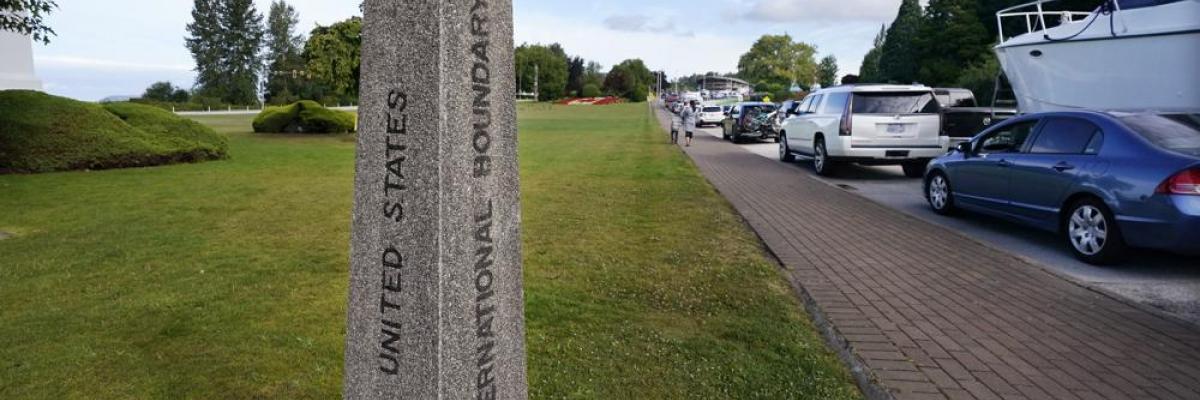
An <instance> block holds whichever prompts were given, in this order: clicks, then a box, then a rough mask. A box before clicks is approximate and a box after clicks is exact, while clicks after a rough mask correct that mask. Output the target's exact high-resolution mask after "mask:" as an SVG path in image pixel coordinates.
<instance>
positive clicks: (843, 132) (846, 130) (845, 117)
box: [838, 96, 854, 136]
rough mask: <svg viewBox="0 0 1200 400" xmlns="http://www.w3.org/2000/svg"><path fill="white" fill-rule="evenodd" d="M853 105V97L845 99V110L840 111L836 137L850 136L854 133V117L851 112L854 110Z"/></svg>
mask: <svg viewBox="0 0 1200 400" xmlns="http://www.w3.org/2000/svg"><path fill="white" fill-rule="evenodd" d="M853 103H854V96H850V98H849V99H846V108H845V109H843V110H842V122H841V123H840V124H838V136H850V133H851V132H853V131H854V116H853V115H852V114H853V113H852V112H851V111H853V110H854V107H853Z"/></svg>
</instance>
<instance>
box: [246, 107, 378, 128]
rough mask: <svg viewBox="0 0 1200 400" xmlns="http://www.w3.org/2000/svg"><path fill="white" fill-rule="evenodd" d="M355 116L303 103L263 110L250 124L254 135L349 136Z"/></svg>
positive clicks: (353, 125)
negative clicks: (344, 134)
mask: <svg viewBox="0 0 1200 400" xmlns="http://www.w3.org/2000/svg"><path fill="white" fill-rule="evenodd" d="M355 122H356V116H355V115H354V114H353V113H348V112H345V111H338V110H332V109H329V108H325V107H324V106H322V105H321V104H320V103H317V102H315V101H310V100H303V101H299V102H296V103H292V104H289V105H286V106H279V107H267V108H266V109H264V110H263V111H262V112H260V113H258V116H257V117H255V118H254V122H253V123H252V124H253V126H254V131H255V132H258V133H349V132H354V127H355Z"/></svg>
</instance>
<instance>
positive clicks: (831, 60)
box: [817, 55, 838, 87]
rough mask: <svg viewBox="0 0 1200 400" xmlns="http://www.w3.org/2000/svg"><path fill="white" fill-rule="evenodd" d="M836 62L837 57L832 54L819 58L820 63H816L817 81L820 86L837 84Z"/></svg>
mask: <svg viewBox="0 0 1200 400" xmlns="http://www.w3.org/2000/svg"><path fill="white" fill-rule="evenodd" d="M837 74H838V64H837V57H834V56H832V55H828V56H825V58H822V59H821V63H820V64H818V65H817V82H819V83H820V84H821V87H830V86H833V85H836V84H837Z"/></svg>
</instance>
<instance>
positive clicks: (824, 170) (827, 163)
mask: <svg viewBox="0 0 1200 400" xmlns="http://www.w3.org/2000/svg"><path fill="white" fill-rule="evenodd" d="M833 170H834V163H833V161H832V160H830V159H829V153H828V152H826V151H825V140H824V139H817V141H816V143H814V144H813V171H816V172H817V175H821V176H830V175H833Z"/></svg>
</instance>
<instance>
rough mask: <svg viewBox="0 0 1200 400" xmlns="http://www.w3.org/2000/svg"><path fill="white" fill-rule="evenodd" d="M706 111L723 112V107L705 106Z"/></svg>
mask: <svg viewBox="0 0 1200 400" xmlns="http://www.w3.org/2000/svg"><path fill="white" fill-rule="evenodd" d="M704 112H706V113H715V112H721V107H704Z"/></svg>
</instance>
